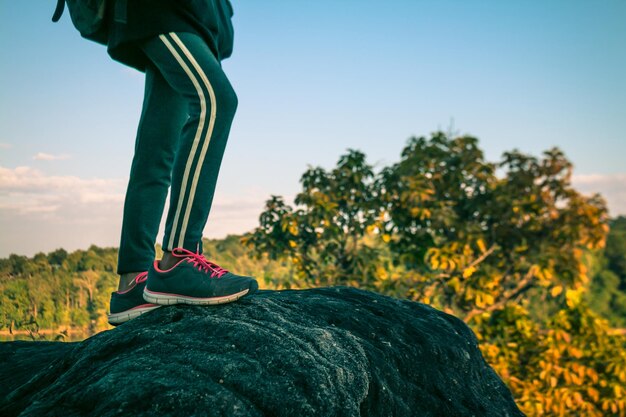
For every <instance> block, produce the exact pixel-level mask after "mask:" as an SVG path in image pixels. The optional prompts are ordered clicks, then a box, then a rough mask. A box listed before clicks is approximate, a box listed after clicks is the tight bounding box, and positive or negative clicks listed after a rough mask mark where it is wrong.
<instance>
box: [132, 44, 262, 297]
mask: <svg viewBox="0 0 626 417" xmlns="http://www.w3.org/2000/svg"><path fill="white" fill-rule="evenodd" d="M142 49H143V51H144V52H145V54H146V56H148V58H150V59H151V60H152V62H153V63H154V64H155V66H156V67H157V68H158V69H159V70H160V71H161V73H162V74H163V77H164V78H165V79H166V80H167V81H168V83H169V84H170V85H171V86H172V88H173V89H174V90H176V91H177V92H178V93H179V94H180V95H181V96H183V97H184V98H185V100H187V103H188V105H189V118H188V119H187V122H186V123H185V126H184V127H183V130H182V135H181V138H180V144H179V147H178V150H177V153H176V157H175V161H174V169H173V171H172V187H171V193H170V207H169V212H168V216H167V222H166V225H165V236H164V237H163V250H164V252H165V253H164V256H163V259H162V260H161V261H160V262H159V261H154V262H153V264H152V265H151V267H150V269H149V270H148V274H147V280H146V286H145V288H144V291H143V299H144V300H145V301H147V302H148V303H152V304H158V305H170V304H179V303H185V304H195V305H209V304H221V303H229V302H233V301H236V300H238V299H240V298H241V297H243V296H245V295H247V294H252V293H254V292H255V291H256V290H257V288H258V283H257V281H256V280H255V279H254V278H252V277H248V276H243V275H236V274H233V273H232V272H230V271H228V270H226V269H224V268H221V267H220V266H218V265H216V264H215V263H213V262H210V261H209V260H208V259H206V258H205V257H204V256H203V255H202V231H203V229H204V226H205V224H206V221H207V218H208V215H209V210H210V208H211V203H212V200H213V195H214V193H215V184H216V182H217V177H218V173H219V169H220V165H221V162H222V156H223V154H224V149H225V147H226V141H227V139H228V134H229V132H230V126H231V123H232V120H233V117H234V115H235V111H236V108H237V96H236V95H235V92H234V91H233V88H232V86H231V85H230V82H229V81H228V78H227V77H226V75H225V74H224V72H223V71H222V68H221V65H220V63H219V61H218V60H217V59H216V58H215V56H214V55H213V53H212V52H211V50H210V48H209V46H208V45H207V44H206V43H205V42H204V41H203V40H202V38H200V37H199V36H197V35H194V34H192V33H168V34H163V35H160V36H159V37H158V38H153V39H150V40H148V41H147V42H145V43H144V44H143V46H142ZM168 252H169V253H168ZM170 257H171V258H173V261H172V260H171V259H170Z"/></svg>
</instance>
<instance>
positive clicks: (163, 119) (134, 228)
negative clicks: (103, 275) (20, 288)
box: [117, 32, 237, 274]
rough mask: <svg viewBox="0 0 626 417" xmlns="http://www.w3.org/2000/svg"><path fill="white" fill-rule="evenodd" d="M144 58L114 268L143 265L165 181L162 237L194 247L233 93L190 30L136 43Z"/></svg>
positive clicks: (151, 254)
mask: <svg viewBox="0 0 626 417" xmlns="http://www.w3.org/2000/svg"><path fill="white" fill-rule="evenodd" d="M141 47H142V50H143V52H144V53H145V54H146V56H147V57H148V58H149V59H150V61H151V63H152V65H150V66H149V67H148V69H147V70H146V95H145V99H144V106H143V110H142V116H141V121H140V124H139V129H138V133H137V140H136V145H135V156H134V158H133V164H132V168H131V176H130V180H129V184H128V189H127V194H126V200H125V203H124V220H123V224H122V235H121V243H120V249H119V257H118V269H117V273H118V274H123V273H127V272H135V271H145V270H147V269H148V267H149V266H150V264H151V263H152V262H153V261H154V258H155V251H154V242H155V241H156V237H157V236H156V235H157V233H158V227H159V222H160V220H161V216H162V213H163V208H164V205H165V199H166V196H167V189H168V187H169V186H170V185H171V193H170V206H169V209H168V213H167V219H166V223H165V235H164V237H163V241H162V247H163V249H164V250H167V251H171V250H173V249H174V248H177V247H182V248H185V249H187V250H190V251H193V252H199V253H202V231H203V229H204V226H205V225H206V221H207V219H208V216H209V211H210V208H211V204H212V202H213V196H214V193H215V185H216V183H217V178H218V174H219V169H220V165H221V162H222V157H223V155H224V150H225V148H226V142H227V140H228V134H229V132H230V127H231V124H232V121H233V118H234V115H235V111H236V109H237V96H236V94H235V92H234V90H233V88H232V86H231V84H230V82H229V80H228V78H227V77H226V75H225V74H224V72H223V71H222V67H221V64H220V62H219V61H218V60H217V59H216V58H215V56H214V54H213V53H212V52H211V50H210V48H209V47H208V45H207V44H206V43H205V42H204V41H203V40H202V39H201V38H200V37H199V36H197V35H195V34H192V33H186V32H176V33H175V32H171V33H167V34H162V35H159V36H158V37H155V38H151V39H149V40H147V41H144V42H143V43H142V44H141Z"/></svg>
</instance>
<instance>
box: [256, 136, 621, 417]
mask: <svg viewBox="0 0 626 417" xmlns="http://www.w3.org/2000/svg"><path fill="white" fill-rule="evenodd" d="M355 155H358V157H355ZM346 161H352V165H350V168H349V169H347V166H346ZM351 171H357V172H360V173H362V175H353V176H350V175H346V173H349V172H351ZM571 175H572V164H571V163H570V162H569V161H568V160H567V158H566V157H565V156H564V154H563V153H562V152H561V151H560V150H558V149H551V150H548V151H546V152H544V154H543V155H542V158H536V157H533V156H530V155H525V154H523V153H521V152H518V151H512V152H507V153H505V154H504V155H503V158H502V160H501V161H500V162H498V163H490V162H488V161H486V160H485V159H484V155H483V152H482V151H481V150H480V149H479V147H478V140H477V139H476V138H473V137H469V136H463V137H456V138H451V137H448V136H447V135H445V134H443V133H436V134H434V135H433V136H432V137H431V138H429V139H426V138H423V137H422V138H411V139H410V140H409V142H408V144H407V146H406V147H405V148H404V149H403V151H402V153H401V159H400V161H399V162H398V163H396V164H393V165H391V166H389V167H386V168H384V169H383V170H382V171H381V172H380V174H377V175H375V174H374V173H373V172H372V171H371V168H370V167H369V166H368V165H367V163H366V162H365V157H364V155H362V154H360V153H358V152H357V151H350V152H349V153H348V155H346V156H344V157H342V158H341V159H340V162H339V163H338V166H337V168H335V169H333V170H331V171H330V172H326V171H324V170H322V169H320V168H318V169H309V170H308V171H307V172H306V173H305V174H304V175H303V177H302V179H301V183H302V185H303V191H302V192H301V193H300V194H298V197H297V199H296V204H300V205H301V206H302V207H297V208H292V207H291V206H289V205H286V204H285V203H284V202H283V201H282V199H281V198H280V197H278V196H272V199H271V200H269V201H268V202H267V205H266V210H265V211H264V212H263V213H262V214H261V216H260V226H259V227H258V228H256V229H255V230H254V231H253V232H252V233H250V234H249V235H247V236H245V238H244V242H245V243H246V244H247V245H249V246H250V247H251V248H253V249H254V250H255V251H256V252H257V254H258V255H261V254H269V256H270V257H272V258H273V259H281V258H286V259H288V260H290V261H291V262H293V263H295V265H296V266H297V270H298V277H299V281H297V285H298V286H302V285H314V286H315V285H329V284H330V285H332V284H337V283H342V284H343V283H348V284H351V285H355V286H360V287H362V288H369V289H376V290H378V291H382V292H384V293H386V294H389V295H394V296H400V297H407V298H410V299H413V300H417V301H421V302H425V303H429V304H432V305H433V306H435V307H437V308H439V309H442V310H444V311H447V312H449V313H452V314H454V315H456V316H458V317H461V318H462V319H464V320H465V321H466V322H467V323H468V324H469V325H470V326H471V327H472V329H473V330H474V332H475V333H476V335H477V337H478V338H479V339H480V340H481V345H480V346H481V349H482V350H483V353H484V355H485V357H486V358H487V359H488V361H489V362H490V363H491V364H492V365H493V366H494V368H495V369H496V371H497V372H498V373H499V374H500V375H501V376H502V377H503V378H504V380H505V381H506V382H507V383H509V385H510V386H511V388H512V390H513V393H514V395H515V396H516V398H517V400H518V403H519V404H520V406H521V407H522V409H523V410H524V411H525V412H527V413H528V414H529V415H565V414H568V413H569V414H571V413H574V414H576V413H578V414H580V413H584V415H590V416H594V415H598V416H599V415H604V414H606V413H607V412H613V413H622V414H623V413H624V394H625V392H624V391H623V390H622V389H621V388H620V386H623V382H625V379H626V358H625V356H624V353H623V352H624V347H625V346H624V343H625V341H624V340H625V339H624V337H622V336H619V335H613V334H611V332H610V329H609V327H608V326H607V324H606V322H604V321H602V320H601V319H600V318H599V317H598V316H597V314H595V313H594V312H593V311H591V309H590V308H589V306H588V304H587V303H586V302H585V299H584V298H585V297H584V295H585V294H586V293H587V292H588V289H589V284H590V277H589V274H588V270H587V267H586V265H585V255H586V254H588V253H590V252H592V251H597V250H600V249H601V248H602V247H603V246H604V244H605V240H606V233H607V230H608V226H607V222H608V214H607V209H606V205H605V202H604V200H603V199H602V198H601V197H600V196H598V195H594V196H591V197H588V196H583V195H581V194H580V193H578V192H577V191H576V190H575V189H574V188H573V187H572V185H571ZM346 178H347V179H349V180H348V181H346ZM350 188H352V189H353V191H351V190H350ZM347 196H351V197H352V198H348V197H347ZM357 196H358V198H357ZM282 284H283V285H285V286H289V283H282ZM531 302H532V303H533V304H531ZM537 311H539V313H537ZM607 362H609V363H611V365H610V366H608V365H607ZM564 413H565V414H564Z"/></svg>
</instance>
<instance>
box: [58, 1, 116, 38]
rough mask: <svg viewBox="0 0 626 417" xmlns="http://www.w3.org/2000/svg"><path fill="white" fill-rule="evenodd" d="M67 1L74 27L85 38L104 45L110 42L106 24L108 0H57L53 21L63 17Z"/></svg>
mask: <svg viewBox="0 0 626 417" xmlns="http://www.w3.org/2000/svg"><path fill="white" fill-rule="evenodd" d="M65 3H67V7H68V8H69V9H70V17H71V18H72V23H73V24H74V27H75V28H76V29H78V31H79V32H80V35H81V36H82V37H83V38H85V39H89V40H91V41H94V42H98V43H100V44H102V45H106V44H107V43H108V33H107V30H106V24H105V16H106V7H107V0H57V7H56V10H55V11H54V15H53V16H52V21H53V22H58V21H59V19H60V18H61V15H62V14H63V10H64V9H65Z"/></svg>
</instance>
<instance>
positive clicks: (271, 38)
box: [0, 0, 626, 256]
mask: <svg viewBox="0 0 626 417" xmlns="http://www.w3.org/2000/svg"><path fill="white" fill-rule="evenodd" d="M232 2H233V6H234V9H235V15H234V17H233V24H234V27H235V46H234V52H233V56H232V57H231V58H229V59H227V60H225V61H224V62H223V68H224V70H225V72H226V74H227V75H228V77H229V78H230V80H231V83H232V84H233V86H234V88H235V90H236V92H237V95H238V97H239V107H238V112H237V115H236V117H235V120H234V124H233V128H232V131H231V136H230V138H229V143H228V146H227V149H226V153H225V155H224V159H223V162H222V169H221V171H220V177H219V181H218V184H217V189H216V194H215V200H214V204H213V207H212V211H211V214H210V216H209V220H208V223H207V228H206V229H205V236H207V237H222V236H225V235H226V234H228V233H241V232H244V231H246V230H249V229H251V228H253V227H255V226H256V225H257V223H258V215H259V214H260V212H261V211H262V208H263V203H264V201H265V200H266V199H268V198H269V196H270V195H271V194H275V195H283V196H285V197H286V199H287V200H290V199H292V198H293V196H294V195H295V194H296V193H297V192H298V190H299V189H300V186H299V183H298V180H299V178H300V175H301V174H302V173H303V172H304V171H305V170H306V169H307V166H309V165H313V166H322V167H325V168H330V167H332V166H334V164H335V163H336V161H337V159H338V158H339V156H340V155H341V154H342V153H344V152H345V151H346V149H348V148H355V149H360V150H362V151H363V152H365V154H366V155H367V156H368V160H369V162H370V163H373V164H375V166H376V167H382V166H384V165H386V164H390V163H393V162H394V161H396V160H397V159H398V157H399V154H400V151H401V149H402V148H403V146H404V144H405V143H406V140H407V139H408V138H409V137H410V136H412V135H428V134H429V133H430V132H432V131H435V130H437V129H440V128H441V129H447V128H448V127H449V126H450V124H451V121H453V123H454V127H455V129H456V130H458V131H459V132H460V133H468V134H472V135H474V136H476V137H478V138H480V140H481V146H482V148H483V149H484V150H485V152H486V154H487V157H488V158H489V159H492V160H496V159H498V158H499V156H500V155H501V153H502V152H503V151H506V150H511V149H513V148H518V149H521V150H522V151H525V152H529V153H533V154H535V155H538V154H539V153H540V152H542V151H543V150H546V149H548V148H550V147H552V146H558V147H560V148H562V149H563V150H564V151H565V153H566V155H567V156H568V157H569V158H570V159H571V160H572V161H573V162H574V164H575V167H576V168H575V174H576V177H575V183H576V184H577V186H578V187H579V189H580V190H581V191H583V192H595V191H598V192H601V193H603V194H604V195H605V196H606V198H607V199H608V201H609V206H610V209H611V213H612V214H614V215H616V214H626V166H625V164H624V162H623V161H624V157H625V155H626V76H625V75H624V74H626V48H624V45H625V44H626V24H624V22H625V21H626V2H624V1H619V0H606V1H602V2H593V1H577V0H573V1H572V0H568V1H565V0H563V1H556V0H552V1H549V2H541V1H538V0H537V1H525V2H512V1H506V2H503V1H460V0H457V1H449V0H436V1H435V0H431V1H422V0H391V1H387V2H380V1H370V0H342V1H337V0H334V1H331V0H318V1H315V2H312V1H304V0H289V1H287V0H282V1H278V0H266V1H263V2H257V1H251V0H247V1H239V0H232ZM54 3H55V2H31V1H2V2H0V16H2V25H0V54H1V57H0V230H2V233H0V256H7V255H8V254H9V253H19V254H26V255H29V256H30V255H32V254H34V253H35V252H38V251H44V252H47V251H50V250H53V249H55V248H57V247H64V248H66V249H68V250H73V249H77V248H86V247H87V246H89V244H91V243H95V244H97V245H100V246H118V244H119V228H120V227H121V214H122V207H123V198H124V192H125V187H126V183H127V180H128V173H129V170H130V162H131V159H132V152H133V148H134V140H135V131H136V127H137V122H138V120H139V114H140V110H141V103H142V98H143V81H144V80H143V74H142V73H140V72H138V71H136V70H133V69H131V68H128V67H125V66H123V65H122V64H119V63H117V62H115V61H112V60H111V59H110V58H109V57H108V55H107V53H106V49H105V48H104V47H103V46H101V45H98V44H95V43H91V42H89V41H86V40H83V39H82V38H80V36H79V35H78V33H77V32H76V31H75V30H74V28H73V27H72V26H71V23H70V21H69V15H67V14H66V15H65V16H63V18H62V20H61V22H60V23H57V24H53V23H51V21H50V17H51V14H52V12H53V9H54ZM161 238H162V231H161V233H160V234H159V237H158V238H157V241H158V242H160V239H161Z"/></svg>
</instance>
